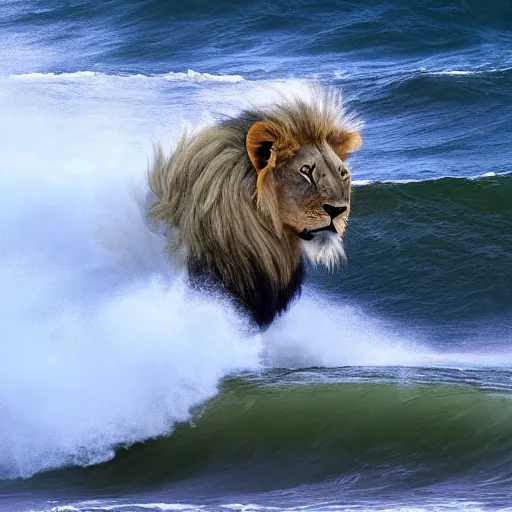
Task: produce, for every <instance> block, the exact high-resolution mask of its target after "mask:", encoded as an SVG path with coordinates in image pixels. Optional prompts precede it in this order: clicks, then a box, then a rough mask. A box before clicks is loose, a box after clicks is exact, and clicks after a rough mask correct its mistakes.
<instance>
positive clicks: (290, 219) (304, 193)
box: [274, 142, 351, 240]
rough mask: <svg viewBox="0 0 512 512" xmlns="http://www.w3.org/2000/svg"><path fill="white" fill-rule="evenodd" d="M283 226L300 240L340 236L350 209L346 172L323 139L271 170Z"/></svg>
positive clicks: (342, 164)
mask: <svg viewBox="0 0 512 512" xmlns="http://www.w3.org/2000/svg"><path fill="white" fill-rule="evenodd" d="M274 175H275V176H274V179H275V182H276V188H277V193H278V197H279V212H280V217H281V221H282V223H283V226H285V227H286V228H288V229H291V230H292V231H294V232H295V233H297V235H298V236H299V237H300V238H302V239H303V240H312V239H314V238H316V237H318V236H319V235H320V234H321V233H323V232H331V233H337V234H338V235H339V236H343V234H344V233H345V227H346V223H347V219H348V215H349V211H350V183H351V180H350V173H349V172H348V169H347V168H346V167H345V165H344V163H343V161H342V160H341V158H339V156H338V155H336V153H335V152H334V151H333V149H332V148H331V147H330V146H329V144H328V143H327V142H324V143H323V144H322V145H319V146H312V145H308V146H304V147H302V148H300V149H299V150H298V151H297V152H296V153H295V154H294V156H293V157H292V158H291V159H290V160H288V161H287V162H286V163H285V164H284V166H283V167H282V168H281V169H276V170H275V171H274Z"/></svg>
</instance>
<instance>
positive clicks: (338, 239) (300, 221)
mask: <svg viewBox="0 0 512 512" xmlns="http://www.w3.org/2000/svg"><path fill="white" fill-rule="evenodd" d="M317 135H318V134H317ZM361 142H362V141H361V137H360V135H359V134H358V133H357V132H346V131H341V130H338V131H334V130H333V131H332V132H331V133H329V134H328V136H327V137H326V138H322V139H320V138H319V137H318V136H317V137H311V138H309V139H308V138H307V137H306V138H305V137H304V134H302V136H301V135H300V134H296V135H295V134H293V133H286V131H285V130H282V128H281V126H280V125H279V124H276V123H271V122H268V121H257V122H255V123H254V124H253V125H252V126H251V128H250V129H249V131H248V134H247V138H246V146H247V153H248V155H249V158H250V160H251V162H252V164H253V166H254V168H255V170H256V172H257V182H256V194H257V202H258V205H259V207H260V208H261V209H262V211H263V213H267V214H270V215H273V216H274V219H273V220H274V224H275V228H276V231H277V232H280V231H281V230H283V229H284V230H290V231H292V232H293V233H295V234H297V235H298V237H299V238H301V239H302V240H303V241H305V242H309V243H303V244H302V246H303V249H304V252H305V254H306V255H307V256H308V257H309V259H311V260H312V262H313V263H323V264H324V265H326V266H327V267H328V268H332V267H333V266H335V265H337V264H338V263H340V262H341V261H342V260H344V259H345V253H344V250H343V244H342V237H343V235H344V233H345V229H346V226H347V220H348V216H349V213H350V192H351V178H350V172H349V171H348V169H347V167H346V166H345V164H344V162H343V160H344V159H345V158H346V157H347V156H348V154H349V153H350V152H351V151H353V150H355V149H357V148H358V147H359V146H360V145H361Z"/></svg>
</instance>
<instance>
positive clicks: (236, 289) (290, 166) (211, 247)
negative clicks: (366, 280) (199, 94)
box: [149, 90, 362, 329]
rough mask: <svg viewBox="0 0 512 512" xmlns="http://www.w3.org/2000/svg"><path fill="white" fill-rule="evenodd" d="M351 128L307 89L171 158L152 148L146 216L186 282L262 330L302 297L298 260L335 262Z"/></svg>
mask: <svg viewBox="0 0 512 512" xmlns="http://www.w3.org/2000/svg"><path fill="white" fill-rule="evenodd" d="M359 127H360V125H359V123H358V122H357V121H356V120H355V119H354V118H353V117H351V116H349V115H347V114H346V113H345V110H344V108H343V104H342V101H341V96H340V95H339V94H338V93H337V92H336V91H333V90H315V99H314V100H306V99H303V98H302V99H301V98H299V97H294V98H291V99H290V98H282V99H281V101H279V102H277V103H275V104H273V105H271V106H269V107H266V108H253V109H249V110H245V111H243V112H242V113H241V114H240V115H238V116H237V117H233V118H227V119H223V120H221V121H220V122H218V123H217V124H215V125H213V126H210V127H208V128H204V129H202V130H201V131H200V132H198V133H197V134H195V135H194V136H191V137H189V136H187V135H186V134H185V135H183V136H182V138H181V140H180V141H179V142H178V144H177V147H176V148H175V150H174V152H173V153H172V154H171V155H170V156H166V155H165V154H164V152H163V150H162V148H161V146H159V145H157V146H156V147H155V155H154V162H153V165H152V167H151V168H150V170H149V185H150V188H151V190H152V192H153V193H154V195H155V196H156V198H157V199H156V203H155V204H154V206H153V207H152V209H151V214H152V215H153V216H154V217H155V218H156V219H159V220H161V221H164V222H165V223H166V224H167V225H168V226H169V227H170V228H171V230H172V232H173V237H174V240H173V245H172V247H173V249H174V250H182V252H184V254H185V265H186V268H187V272H188V278H189V282H190V283H191V284H192V285H197V286H205V285H206V286H213V287H214V288H215V289H217V290H222V291H223V292H227V294H228V296H230V297H231V299H232V300H233V301H234V303H235V304H236V305H237V306H238V308H241V309H242V310H244V311H245V312H247V313H248V315H249V317H250V319H251V320H252V321H253V322H254V323H255V324H256V325H257V326H259V328H261V329H265V328H266V327H268V326H269V325H270V324H271V323H272V321H273V320H274V319H275V318H276V316H277V315H280V314H281V313H282V312H284V311H285V310H286V309H287V307H288V306H289V304H290V302H291V301H292V300H293V299H294V298H295V297H297V296H298V295H299V294H300V289H301V284H302V281H303V279H304V262H303V260H304V258H307V259H309V260H310V261H311V262H312V263H314V264H323V265H325V266H326V267H327V268H329V269H333V268H334V267H336V266H338V265H340V264H342V263H343V262H344V261H345V259H346V256H345V251H344V247H343V236H344V234H345V229H346V226H347V220H348V217H349V213H350V197H351V175H350V172H349V170H348V169H347V166H346V165H345V160H346V159H347V157H348V155H349V154H350V153H351V152H352V151H354V150H356V149H358V148H359V147H360V146H361V144H362V139H361V136H360V134H359V131H358V130H359Z"/></svg>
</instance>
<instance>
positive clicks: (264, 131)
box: [245, 121, 277, 173]
mask: <svg viewBox="0 0 512 512" xmlns="http://www.w3.org/2000/svg"><path fill="white" fill-rule="evenodd" d="M276 139H277V137H276V136H275V133H274V130H273V129H272V126H271V124H270V123H267V122H266V121H257V122H256V123H254V124H253V125H252V126H251V127H250V128H249V131H248V132H247V138H246V140H245V147H246V148H247V154H248V155H249V158H250V160H251V162H252V165H254V168H255V169H256V171H257V172H258V173H259V172H260V171H261V170H262V169H264V168H265V167H267V165H268V164H269V163H270V160H271V158H272V151H271V149H272V146H273V145H274V143H275V142H276Z"/></svg>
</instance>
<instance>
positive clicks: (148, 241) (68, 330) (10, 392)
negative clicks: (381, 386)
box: [0, 77, 511, 478]
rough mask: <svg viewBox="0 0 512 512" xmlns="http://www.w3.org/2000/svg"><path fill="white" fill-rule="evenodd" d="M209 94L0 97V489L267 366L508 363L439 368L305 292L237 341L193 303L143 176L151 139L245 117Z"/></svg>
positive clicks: (180, 415) (56, 92)
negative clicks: (149, 215)
mask: <svg viewBox="0 0 512 512" xmlns="http://www.w3.org/2000/svg"><path fill="white" fill-rule="evenodd" d="M85 79H86V80H88V78H87V77H85ZM226 87H228V88H229V91H224V89H225V88H226ZM236 87H243V89H235V88H236ZM278 87H281V90H285V89H286V90H288V91H290V90H291V91H293V92H295V93H298V94H302V93H303V91H304V84H298V85H294V83H292V82H290V83H288V84H281V85H280V86H278ZM208 89H210V87H205V88H202V87H196V88H194V92H193V94H188V93H187V95H186V96H175V97H172V98H170V97H169V94H168V92H167V93H166V94H164V95H162V96H159V93H158V91H153V90H151V91H148V90H146V89H145V88H137V87H135V88H133V87H132V86H130V87H127V88H120V89H119V88H112V87H110V86H108V85H105V87H100V88H99V89H98V90H94V91H88V90H80V92H79V94H74V92H73V91H74V89H73V90H72V91H70V92H68V91H67V90H66V91H65V92H63V91H62V90H61V89H60V88H59V85H58V84H54V83H53V82H50V89H45V91H43V92H42V91H41V90H40V88H39V87H37V86H36V87H31V86H30V82H29V83H28V85H27V83H26V82H23V83H20V82H19V81H12V80H11V81H4V82H0V108H1V109H2V115H3V118H2V123H1V124H0V141H1V142H0V144H1V147H0V169H1V172H0V229H1V236H0V293H1V295H2V299H3V300H2V306H1V309H0V330H1V332H2V337H1V339H0V417H1V418H2V421H1V422H0V478H12V477H18V476H21V477H28V476H30V475H32V474H34V473H36V472H39V471H42V470H46V469H49V468H53V467H60V466H64V465H70V464H79V465H86V464H92V463H97V462H100V461H104V460H107V459H109V458H110V457H112V456H113V455H114V449H115V448H116V447H117V446H119V445H125V444H130V443H133V442H136V441H142V440H145V439H148V438H151V437H155V436H161V435H166V434H169V433H170V432H171V431H172V429H173V426H174V425H175V423H176V422H177V421H187V420H188V419H189V417H190V409H191V408H192V407H194V406H196V405H197V404H199V403H201V402H202V401H204V400H206V399H208V398H209V397H211V396H213V395H214V394H215V393H216V389H217V385H218V383H219V381H220V380H221V379H222V378H223V377H224V376H226V375H228V374H230V373H233V372H239V371H242V370H258V369H260V368H261V367H262V365H269V366H312V365H324V366H339V365H370V366H371V365H418V364H421V365H429V364H432V365H442V364H446V363H450V364H455V365H458V364H463V365H469V366H471V365H473V364H486V365H492V364H496V365H503V364H509V363H510V359H511V358H510V357H508V359H507V358H505V360H500V359H499V358H498V356H488V357H483V356H482V358H479V357H480V356H478V357H477V356H475V357H473V356H471V355H467V354H465V355H464V354H459V355H457V354H452V355H449V356H446V355H442V354H441V355H440V354H437V353H435V352H434V351H431V350H429V349H427V348H426V347H425V346H424V345H422V344H421V343H420V342H418V341H413V340H410V336H406V335H404V331H403V330H400V331H398V330H397V329H395V328H393V327H391V326H389V325H384V324H383V323H382V322H379V321H377V320H375V319H373V318H371V317H369V316H368V315H366V314H364V313H363V312H361V311H359V310H357V309H356V308H355V307H353V306H350V305H347V304H341V303H340V304H337V303H336V302H335V301H333V300H329V301H326V300H325V299H321V298H319V297H317V296H315V295H314V294H313V293H311V292H308V291H307V290H306V293H305V296H304V297H303V299H302V300H301V301H300V302H299V304H297V306H295V307H294V308H292V310H291V311H290V313H289V314H288V315H286V316H285V317H283V318H281V319H279V320H278V321H277V322H276V324H275V325H274V326H273V327H271V328H270V329H269V330H268V331H267V332H266V333H264V334H263V335H257V336H254V337H246V336H243V335H242V334H241V333H240V332H239V329H238V327H239V325H240V322H241V320H240V319H238V318H237V317H235V316H234V315H233V313H232V312H230V309H229V308H228V307H227V306H226V305H224V304H222V303H219V301H218V300H217V299H215V300H213V299H211V298H209V297H205V296H199V295H197V294H194V293H192V292H191V291H190V290H187V288H186V287H185V286H184V285H183V283H182V280H181V275H180V273H179V271H177V270H176V269H172V268H171V267H170V266H169V256H168V254H167V253H166V251H165V241H164V239H163V238H162V237H161V236H160V235H158V234H157V233H155V232H154V231H153V230H152V228H151V227H150V226H148V223H147V219H146V211H145V204H144V202H145V196H146V192H147V187H146V184H145V172H146V169H147V164H148V159H149V157H150V155H151V140H152V139H154V138H156V136H157V135H162V134H167V136H168V137H170V138H173V137H177V136H178V134H179V132H180V130H181V119H182V118H187V119H191V120H197V119H203V118H204V110H205V109H207V110H208V111H214V112H225V111H226V110H227V111H236V109H237V108H238V109H239V108H241V107H244V106H246V105H245V104H242V103H241V100H240V99H238V96H237V95H236V94H234V92H236V91H238V92H239V93H240V91H244V92H247V90H248V89H247V84H244V82H241V83H239V84H231V85H229V84H227V85H223V86H222V87H219V88H218V89H216V90H214V91H210V92H208ZM221 89H222V91H221ZM275 90H276V89H275V88H274V87H273V88H271V90H269V91H266V90H265V88H264V86H262V85H259V86H258V88H255V89H251V90H250V91H249V93H248V95H247V97H249V101H254V102H256V101H258V102H261V101H264V100H266V99H268V98H272V97H273V95H275ZM251 91H252V92H251ZM100 93H101V94H100ZM173 100H175V101H173ZM219 102H220V103H219ZM237 102H238V103H237ZM171 121H172V126H171V128H170V129H167V128H166V124H169V123H171ZM155 127H156V128H155Z"/></svg>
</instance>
